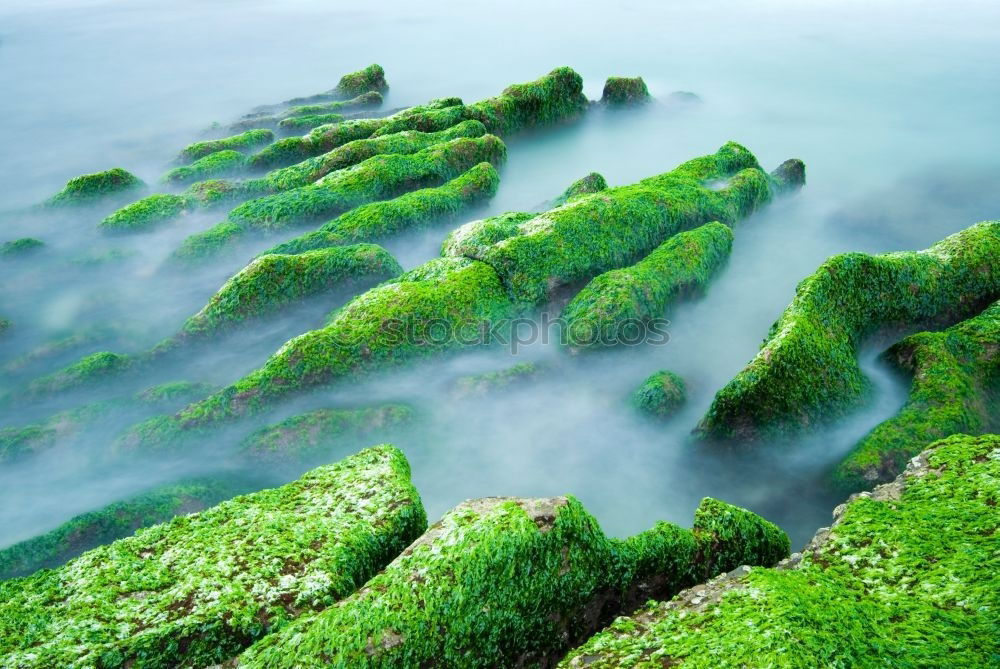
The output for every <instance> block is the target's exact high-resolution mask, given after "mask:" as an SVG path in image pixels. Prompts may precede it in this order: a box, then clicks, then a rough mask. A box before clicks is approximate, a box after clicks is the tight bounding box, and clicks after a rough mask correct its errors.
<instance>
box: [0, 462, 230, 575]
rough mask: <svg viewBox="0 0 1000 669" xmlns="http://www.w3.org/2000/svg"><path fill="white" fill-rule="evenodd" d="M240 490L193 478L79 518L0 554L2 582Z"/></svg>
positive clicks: (227, 482)
mask: <svg viewBox="0 0 1000 669" xmlns="http://www.w3.org/2000/svg"><path fill="white" fill-rule="evenodd" d="M239 492H242V490H240V489H239V487H238V486H237V485H236V484H235V482H234V481H230V480H227V479H193V480H190V481H183V482H180V483H175V484H171V485H166V486H161V487H159V488H155V489H153V490H151V491H149V492H147V493H144V494H141V495H138V496H135V497H132V498H130V499H127V500H124V501H121V502H115V503H113V504H109V505H108V506H106V507H104V508H102V509H98V510H97V511H90V512H87V513H83V514H80V515H79V516H76V517H75V518H72V519H71V520H69V521H67V522H65V523H63V524H62V525H60V526H59V527H57V528H56V529H54V530H52V531H51V532H46V533H45V534H42V535H40V536H37V537H34V538H33V539H28V540H27V541H22V542H20V543H17V544H14V545H13V546H10V547H8V548H5V549H3V550H0V580H3V579H9V578H16V577H19V576H27V575H28V574H32V573H34V572H36V571H38V570H39V569H46V568H52V567H58V566H59V565H61V564H64V563H65V562H67V561H68V560H70V559H72V558H75V557H76V556H78V555H80V554H81V553H83V552H84V551H88V550H90V549H92V548H96V547H97V546H101V545H103V544H109V543H111V542H112V541H115V540H116V539H121V538H122V537H126V536H129V535H130V534H133V533H134V532H135V531H136V530H138V529H140V528H143V527H149V526H150V525H155V524H157V523H162V522H165V521H168V520H170V519H171V518H173V517H174V516H181V515H185V514H189V513H194V512H196V511H201V510H202V509H206V508H208V507H210V506H212V505H213V504H218V503H219V502H221V501H222V500H224V499H228V498H230V497H233V496H235V495H236V494H238V493H239Z"/></svg>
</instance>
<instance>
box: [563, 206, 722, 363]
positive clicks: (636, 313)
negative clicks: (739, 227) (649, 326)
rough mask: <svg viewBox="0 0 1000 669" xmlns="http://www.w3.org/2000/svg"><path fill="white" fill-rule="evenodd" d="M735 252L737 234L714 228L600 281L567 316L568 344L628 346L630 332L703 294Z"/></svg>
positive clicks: (670, 243)
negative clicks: (685, 299)
mask: <svg viewBox="0 0 1000 669" xmlns="http://www.w3.org/2000/svg"><path fill="white" fill-rule="evenodd" d="M732 248H733V232H732V230H731V229H730V228H729V227H727V226H725V225H723V224H722V223H718V222H713V223H708V224H706V225H703V226H701V227H698V228H695V229H694V230H690V231H687V232H681V233H679V234H677V235H674V236H673V237H671V238H670V239H668V240H667V241H665V242H663V243H662V244H660V245H659V246H658V247H656V249H655V250H653V252H652V253H650V254H649V255H648V256H646V257H645V258H643V259H642V260H640V261H639V262H638V263H636V264H635V265H632V266H630V267H623V268H621V269H615V270H611V271H610V272H605V273H604V274H601V275H599V276H597V277H595V278H594V279H593V280H592V281H591V282H590V283H588V284H587V285H586V287H584V289H583V290H581V291H580V292H579V293H577V294H576V296H575V297H574V298H573V299H572V300H571V301H570V302H569V304H567V305H566V307H565V308H564V309H563V311H562V318H563V319H564V321H565V323H566V336H565V337H563V340H562V341H563V343H565V344H567V345H569V346H571V347H572V348H573V349H574V350H585V349H589V348H597V347H607V346H615V345H618V344H620V343H623V341H625V340H626V335H627V332H626V330H628V329H629V328H636V327H644V326H643V324H645V323H649V322H650V321H652V320H653V319H657V318H662V317H663V315H664V313H665V312H666V310H667V307H668V306H669V305H670V304H672V303H673V302H674V301H676V300H677V299H678V298H682V297H685V296H688V295H691V294H697V293H699V292H701V291H703V290H704V289H705V288H706V286H707V285H708V283H709V282H710V281H711V280H712V278H713V277H714V276H715V275H716V273H718V272H719V270H720V269H721V268H722V267H723V266H724V265H725V263H726V261H727V260H728V259H729V253H730V251H732Z"/></svg>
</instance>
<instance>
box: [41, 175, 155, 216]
mask: <svg viewBox="0 0 1000 669" xmlns="http://www.w3.org/2000/svg"><path fill="white" fill-rule="evenodd" d="M145 187H146V184H145V183H143V181H142V179H139V178H138V177H137V176H135V175H133V174H131V173H130V172H128V171H126V170H123V169H122V168H120V167H115V168H113V169H110V170H107V171H106V172H95V173H94V174H84V175H83V176H79V177H76V178H73V179H70V180H69V181H68V182H67V183H66V186H65V187H64V188H63V189H62V190H61V191H59V192H58V193H56V194H55V195H53V196H52V197H51V198H49V199H48V200H47V201H46V202H45V204H46V205H47V206H51V207H58V206H65V205H75V204H86V203H90V202H94V201H97V200H100V199H103V198H106V197H111V196H117V197H124V196H126V195H129V194H131V193H134V192H136V191H140V190H142V189H143V188H145Z"/></svg>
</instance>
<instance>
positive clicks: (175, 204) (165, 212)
mask: <svg viewBox="0 0 1000 669" xmlns="http://www.w3.org/2000/svg"><path fill="white" fill-rule="evenodd" d="M194 204H195V203H194V202H192V201H191V199H190V198H188V197H185V196H184V195H169V194H166V193H156V194H154V195H147V196H146V197H144V198H142V199H141V200H137V201H136V202H133V203H132V204H127V205H125V206H124V207H122V208H121V209H119V210H118V211H116V212H114V213H113V214H111V215H110V216H108V217H106V218H105V219H104V220H103V221H101V222H100V225H99V227H100V229H101V231H102V232H111V233H123V232H124V233H127V232H143V231H146V230H150V229H152V228H154V227H156V226H158V225H161V224H163V223H167V222H169V221H172V220H174V219H175V218H177V217H178V216H182V215H184V214H187V213H190V212H191V211H192V210H193V209H194Z"/></svg>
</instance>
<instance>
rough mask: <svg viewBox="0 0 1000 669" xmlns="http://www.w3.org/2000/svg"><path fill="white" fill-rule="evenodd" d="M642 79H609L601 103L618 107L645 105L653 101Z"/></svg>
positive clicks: (605, 84) (605, 83)
mask: <svg viewBox="0 0 1000 669" xmlns="http://www.w3.org/2000/svg"><path fill="white" fill-rule="evenodd" d="M652 99H653V98H652V96H651V95H650V94H649V89H648V88H646V82H645V81H643V80H642V77H608V80H607V81H606V82H604V92H603V93H601V102H603V103H604V104H606V105H612V106H616V107H620V106H629V105H638V104H644V103H646V102H649V101H650V100H652Z"/></svg>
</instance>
